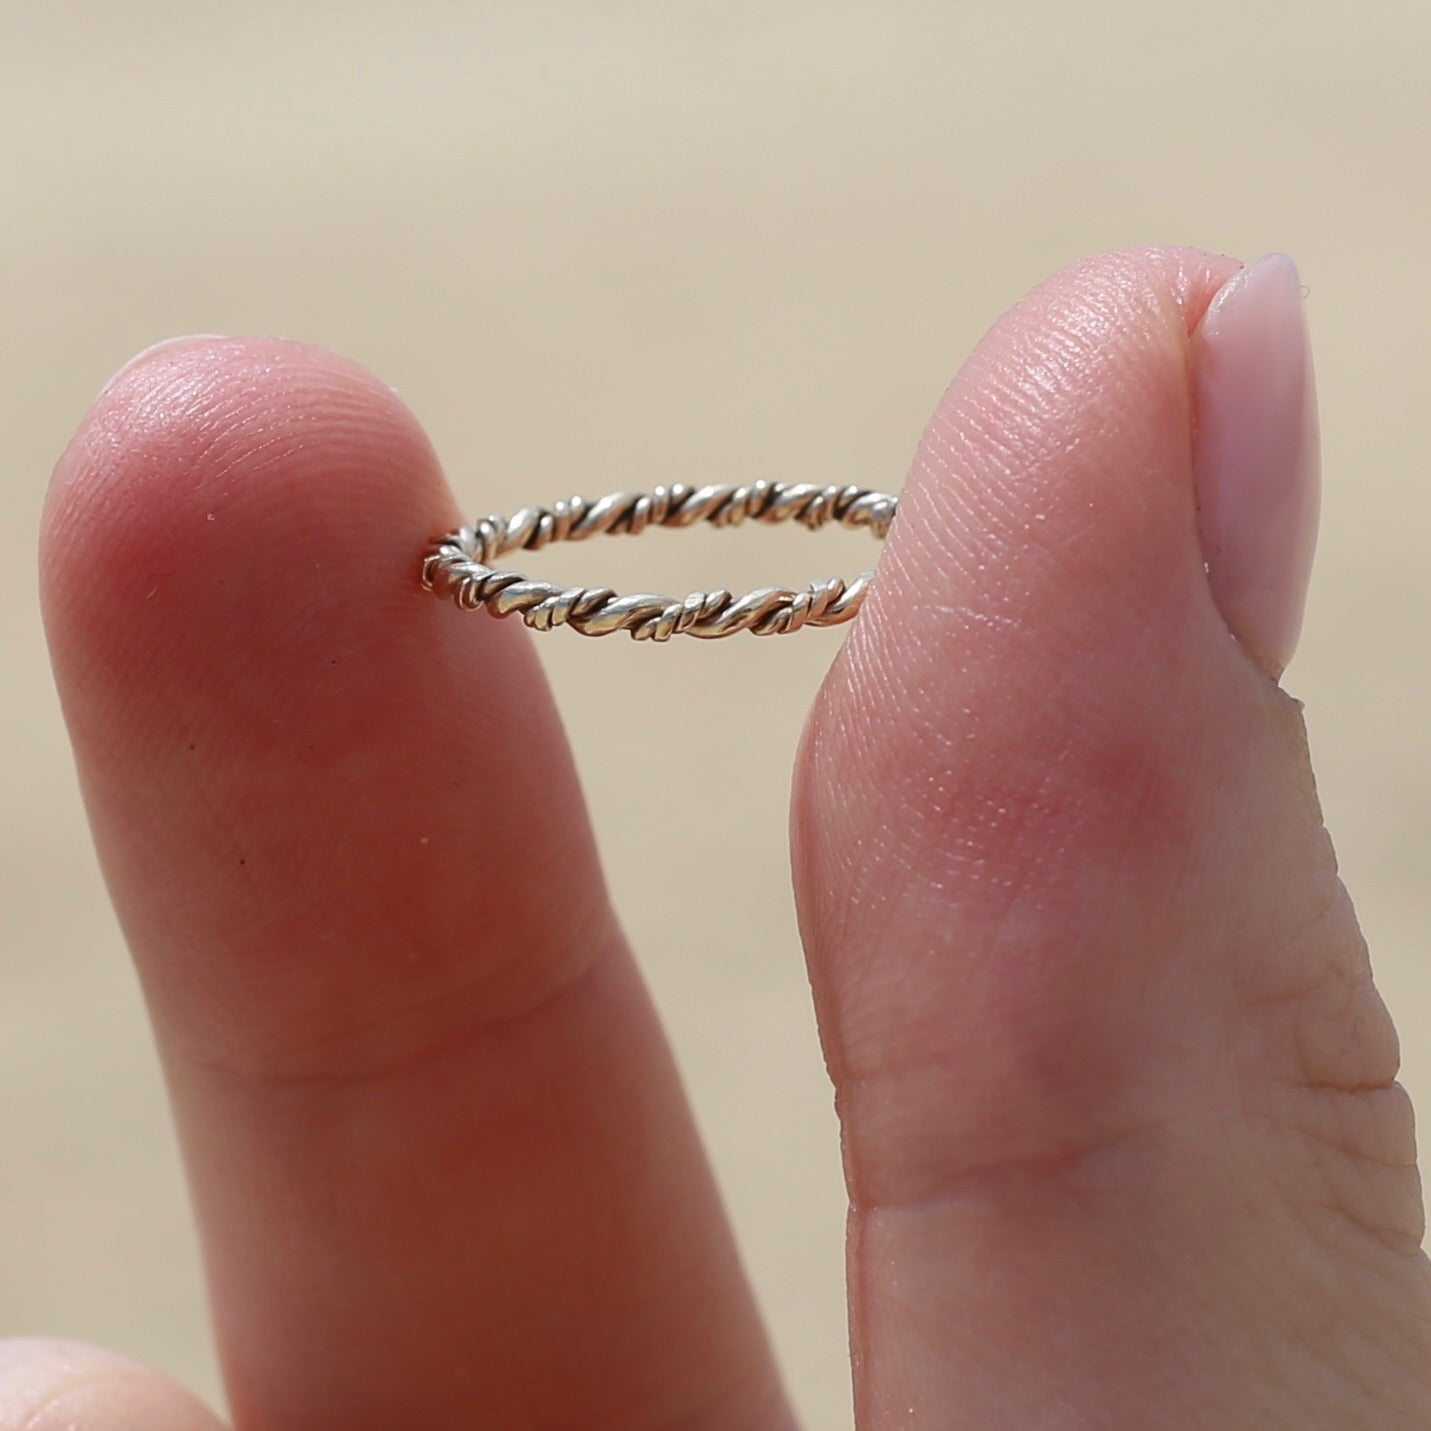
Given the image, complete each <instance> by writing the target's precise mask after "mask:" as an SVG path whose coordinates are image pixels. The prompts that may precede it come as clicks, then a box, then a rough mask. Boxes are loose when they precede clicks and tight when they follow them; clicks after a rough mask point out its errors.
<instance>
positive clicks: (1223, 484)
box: [1193, 253, 1321, 677]
mask: <svg viewBox="0 0 1431 1431" xmlns="http://www.w3.org/2000/svg"><path fill="white" fill-rule="evenodd" d="M1193 389H1194V401H1195V412H1196V432H1195V437H1194V444H1193V477H1194V481H1195V483H1196V487H1197V501H1198V535H1199V538H1200V540H1201V542H1202V553H1203V561H1204V562H1205V563H1206V565H1207V575H1208V582H1209V584H1210V586H1211V587H1212V595H1213V599H1214V600H1215V601H1216V602H1217V605H1218V609H1219V610H1220V611H1221V612H1222V617H1223V620H1224V621H1226V622H1227V625H1228V627H1229V628H1230V630H1231V631H1232V634H1233V635H1234V636H1235V637H1236V638H1237V639H1238V641H1239V642H1241V644H1242V645H1243V647H1244V648H1245V649H1246V650H1247V652H1248V653H1249V654H1250V655H1251V656H1253V657H1254V658H1255V659H1256V660H1257V661H1259V662H1260V663H1261V664H1262V665H1264V666H1265V667H1267V669H1268V670H1269V671H1270V672H1271V673H1272V675H1273V676H1274V677H1276V676H1280V675H1281V673H1282V671H1283V669H1284V668H1285V666H1286V665H1287V663H1288V661H1290V660H1291V659H1292V653H1293V652H1294V651H1295V650H1296V649H1297V638H1298V637H1299V636H1300V634H1301V630H1302V612H1303V608H1304V607H1305V605H1306V599H1307V585H1308V582H1309V581H1310V579H1311V574H1312V555H1313V552H1314V551H1315V549H1316V544H1317V516H1318V510H1319V506H1320V493H1321V450H1320V437H1319V433H1318V427H1317V392H1316V382H1315V379H1314V377H1313V372H1312V352H1311V344H1310V341H1309V339H1308V334H1307V324H1306V318H1305V316H1304V314H1303V308H1302V283H1301V279H1300V277H1299V276H1298V273H1297V266H1296V264H1294V263H1293V262H1292V260H1291V259H1290V258H1288V257H1287V255H1286V254H1282V253H1273V254H1268V255H1267V256H1266V257H1265V258H1260V259H1258V260H1257V262H1256V263H1254V264H1252V265H1251V266H1250V267H1248V268H1244V269H1243V270H1242V271H1241V272H1240V273H1238V274H1237V275H1236V276H1235V277H1233V278H1231V279H1229V280H1228V282H1227V283H1226V284H1224V285H1223V287H1222V288H1220V289H1219V290H1218V292H1217V294H1216V295H1215V296H1214V298H1213V300H1212V303H1211V304H1210V305H1209V306H1208V310H1207V313H1206V314H1205V315H1204V317H1203V320H1202V323H1201V325H1200V326H1199V328H1198V330H1197V334H1196V336H1195V338H1194V343H1193Z"/></svg>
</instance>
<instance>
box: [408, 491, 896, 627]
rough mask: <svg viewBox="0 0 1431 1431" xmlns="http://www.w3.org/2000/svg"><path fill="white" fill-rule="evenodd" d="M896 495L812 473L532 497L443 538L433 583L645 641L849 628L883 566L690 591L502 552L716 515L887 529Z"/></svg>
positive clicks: (441, 592)
mask: <svg viewBox="0 0 1431 1431" xmlns="http://www.w3.org/2000/svg"><path fill="white" fill-rule="evenodd" d="M895 505H896V501H895V498H893V497H891V496H890V495H889V494H888V493H885V492H874V491H871V490H870V489H868V488H866V487H818V486H813V485H810V484H806V483H790V482H764V481H760V482H751V483H750V484H748V485H747V486H743V487H737V486H719V487H688V486H685V485H684V484H682V483H676V484H674V485H672V486H670V487H657V488H655V489H654V490H653V491H651V492H613V493H612V494H611V495H610V496H607V497H601V498H599V499H598V500H596V501H594V502H588V501H587V500H586V498H585V497H571V498H568V499H567V500H566V501H563V502H557V503H555V504H554V505H553V506H550V507H523V508H522V509H521V511H519V512H516V513H514V514H513V515H512V516H510V517H500V516H490V517H483V518H482V519H481V520H480V521H478V522H476V523H475V524H474V525H472V526H470V527H463V528H461V529H460V530H459V531H456V532H451V533H449V534H448V535H447V536H445V537H441V538H439V539H438V540H437V541H436V542H434V543H433V545H432V547H431V549H430V550H429V551H428V553H427V555H426V556H425V558H424V559H423V563H422V584H423V587H424V588H425V589H426V590H428V591H431V592H435V593H436V594H437V595H438V596H443V597H448V598H450V599H451V600H453V601H455V602H456V603H457V605H458V606H460V607H463V608H465V609H467V610H472V609H474V608H476V607H478V606H485V607H486V608H487V609H488V610H489V611H491V612H492V613H493V614H494V615H496V616H510V615H512V614H513V613H514V612H520V613H521V617H522V620H523V621H525V622H526V623H527V625H528V626H530V627H533V628H534V629H535V630H537V631H550V630H551V629H552V628H553V627H556V626H570V627H571V628H572V629H573V630H575V631H579V632H581V634H582V635H583V636H609V635H610V634H611V633H612V632H613V631H629V632H630V633H631V635H632V636H633V637H634V638H635V639H636V640H637V641H667V640H669V639H670V638H671V637H672V636H680V635H685V636H700V637H703V638H706V639H713V638H715V637H718V636H731V635H734V634H735V632H737V631H753V632H754V633H755V634H756V635H757V636H777V635H783V634H784V633H785V632H787V631H798V630H799V629H800V628H801V627H802V626H838V625H839V624H840V623H841V622H843V621H848V620H849V619H850V618H851V617H852V616H854V614H855V613H856V612H857V611H858V610H859V609H860V605H861V603H862V602H863V601H864V599H865V592H866V591H867V590H868V588H869V584H870V582H871V581H872V580H873V579H874V573H873V572H869V571H862V572H861V573H860V574H859V575H858V576H857V577H855V579H854V580H853V581H851V582H848V583H847V582H845V581H844V580H842V579H841V578H840V577H831V578H830V579H829V580H827V581H815V582H811V584H810V585H809V587H807V588H806V589H805V590H804V591H792V590H790V589H789V588H788V587H784V586H763V587H760V588H759V589H758V590H756V591H752V592H750V593H749V594H748V595H746V596H732V595H731V594H730V592H728V591H695V592H692V593H691V595H689V596H687V597H684V598H682V597H676V598H672V597H669V596H654V595H646V594H641V595H636V596H618V595H617V594H616V592H615V591H613V590H612V589H611V588H610V587H606V586H558V585H556V584H555V583H554V582H550V581H532V580H530V579H529V578H527V577H525V576H522V575H520V574H519V573H517V572H514V571H499V570H498V569H497V568H496V567H494V566H493V565H492V562H493V561H494V560H495V559H496V558H497V557H500V556H502V555H504V554H505V553H507V552H510V551H515V550H517V549H518V548H521V549H523V550H525V551H536V550H538V549H539V548H541V547H544V546H546V545H547V543H548V542H562V541H566V542H576V541H583V540H585V539H586V538H587V537H592V536H596V535H597V534H598V533H602V532H611V533H626V534H629V535H631V536H636V535H639V534H640V533H641V532H644V531H645V530H646V528H647V527H692V526H695V525H696V523H698V522H709V523H710V524H711V525H712V526H716V527H734V526H739V525H740V523H742V522H744V521H746V520H750V521H756V522H787V521H795V522H799V523H800V524H801V525H802V526H806V527H809V528H811V530H816V529H818V528H820V527H822V526H824V525H825V524H826V523H827V522H838V523H840V524H841V525H842V526H846V527H868V528H869V530H870V531H871V532H873V533H874V535H875V536H876V537H878V538H883V537H884V535H885V534H886V533H887V532H888V531H889V524H890V522H891V521H893V519H894V513H895Z"/></svg>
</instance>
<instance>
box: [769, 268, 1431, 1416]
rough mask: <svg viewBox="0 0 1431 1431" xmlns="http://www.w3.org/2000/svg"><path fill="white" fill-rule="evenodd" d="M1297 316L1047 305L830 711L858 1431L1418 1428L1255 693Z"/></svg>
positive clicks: (1203, 273)
mask: <svg viewBox="0 0 1431 1431" xmlns="http://www.w3.org/2000/svg"><path fill="white" fill-rule="evenodd" d="M1301 308H1302V303H1301V296H1300V292H1299V288H1298V280H1297V276H1296V270H1295V269H1294V268H1293V266H1292V265H1291V263H1290V261H1289V260H1287V259H1285V258H1282V257H1280V256H1274V257H1272V258H1269V259H1265V260H1263V261H1262V262H1261V263H1259V264H1256V265H1253V266H1252V267H1251V268H1248V269H1245V270H1241V269H1239V266H1238V265H1237V264H1236V263H1235V262H1234V261H1232V260H1228V259H1223V258H1218V257H1214V256H1211V255H1207V254H1201V253H1196V252H1192V251H1185V250H1147V251H1136V252H1123V253H1116V254H1111V255H1106V256H1103V257H1100V258H1097V259H1094V260H1091V261H1089V262H1086V263H1084V264H1081V265H1079V266H1077V267H1075V268H1073V269H1071V270H1069V271H1067V272H1065V273H1062V274H1060V275H1058V276H1057V277H1056V278H1054V279H1052V280H1051V281H1050V282H1048V283H1047V284H1045V285H1043V286H1042V287H1041V288H1039V289H1038V290H1036V291H1035V292H1034V293H1033V294H1032V295H1031V296H1030V297H1029V298H1027V299H1026V300H1025V301H1024V302H1023V303H1021V304H1019V305H1018V306H1017V307H1016V308H1015V309H1014V310H1013V311H1012V312H1011V313H1009V314H1008V315H1007V316H1006V317H1005V318H1004V319H1003V320H1002V321H1001V322H1000V323H999V324H998V325H997V326H996V327H995V328H994V330H993V331H992V332H991V333H990V334H989V336H988V337H987V338H986V339H985V340H984V342H983V343H982V344H981V345H980V347H979V349H978V350H977V351H976V353H975V354H974V356H973V358H972V359H971V360H970V362H969V363H968V364H967V365H966V367H965V369H964V370H963V372H962V373H961V374H960V375H959V377H958V378H957V380H956V381H955V382H954V384H953V386H952V387H951V388H950V390H949V392H948V394H947V395H946V397H945V399H944V401H943V402H942V404H941V405H940V408H939V411H938V413H937V414H936V416H935V418H934V420H933V422H932V424H931V425H930V428H929V430H928V432H927V433H926V435H925V438H924V442H923V445H922V446H921V449H920V452H919V456H918V458H917V459H916V462H915V466H914V470H913V473H912V474H911V477H910V480H909V482H908V484H907V486H906V488H905V491H904V494H903V496H902V498H901V503H900V510H899V515H898V517H897V518H896V520H895V523H894V526H893V528H892V530H891V532H890V537H889V542H888V546H887V550H886V553H885V556H884V560H883V564H882V567H881V569H880V572H879V575H878V579H877V580H876V582H875V585H874V588H873V590H872V592H871V595H870V598H869V601H868V603H867V605H866V607H865V610H864V612H863V613H862V615H861V617H860V619H859V621H858V622H857V623H856V625H855V628H854V629H853V631H852V633H851V636H850V639H849V641H848V642H847V644H846V646H845V648H844V649H843V651H842V652H841V654H840V656H839V658H838V660H837V661H836V664H835V667H834V669H833V671H832V672H831V674H830V677H829V678H828V680H827V681H826V683H825V686H824V688H823V689H822V691H821V693H820V696H819V698H818V700H817V701H816V704H815V708H814V710H813V712H812V713H811V717H810V720H809V724H808V726H807V730H806V734H805V739H804V742H803V745H802V750H801V754H800V759H799V762H798V769H797V775H796V788H795V799H794V810H793V835H794V858H795V875H796V886H797V896H798V899H799V906H800V916H801V928H802V934H803V936H804V939H805V943H806V948H807V953H808V958H809V962H810V968H811V976H812V982H813V985H814V990H815V997H816V1004H817V1012H818V1015H819V1020H820V1028H821V1036H822V1040H823V1042H824V1047H825V1051H826V1056H827V1060H828V1063H829V1067H830V1071H831V1075H832V1077H833V1079H834V1082H835V1085H836V1092H837V1101H838V1105H839V1109H840V1114H841V1119H842V1125H843V1130H844V1139H845V1149H846V1166H847V1177H848V1182H849V1189H850V1196H851V1203H852V1216H851V1243H850V1270H851V1294H852V1332H853V1338H854V1343H855V1366H856V1380H857V1385H856V1397H857V1403H858V1405H859V1407H860V1410H861V1417H862V1419H861V1423H860V1424H861V1426H862V1427H885V1426H905V1425H926V1424H929V1425H954V1424H959V1425H964V1424H969V1425H979V1426H985V1427H990V1428H997V1427H1003V1426H1009V1427H1027V1426H1051V1425H1059V1426H1065V1425H1067V1426H1075V1425H1077V1426H1082V1425H1098V1426H1123V1425H1130V1426H1131V1425H1145V1424H1149V1419H1148V1418H1149V1415H1150V1413H1149V1411H1148V1407H1149V1405H1150V1404H1153V1403H1158V1404H1169V1405H1174V1406H1177V1407H1178V1408H1180V1416H1179V1419H1177V1420H1176V1421H1174V1422H1167V1421H1159V1424H1177V1425H1203V1424H1215V1425H1229V1426H1230V1425H1241V1424H1252V1423H1255V1424H1258V1425H1282V1424H1296V1425H1299V1426H1304V1427H1309V1426H1318V1425H1323V1424H1327V1425H1338V1426H1345V1425H1372V1424H1376V1425H1391V1424H1401V1423H1399V1422H1396V1421H1395V1420H1394V1418H1393V1417H1391V1416H1389V1415H1388V1414H1387V1408H1388V1407H1389V1406H1391V1405H1393V1403H1391V1402H1386V1401H1378V1400H1375V1399H1372V1400H1368V1398H1376V1397H1385V1396H1389V1395H1391V1394H1392V1393H1393V1391H1394V1392H1395V1394H1396V1395H1397V1396H1399V1397H1401V1398H1402V1399H1401V1401H1399V1402H1397V1403H1394V1404H1395V1405H1396V1406H1400V1407H1404V1406H1406V1405H1409V1404H1410V1402H1409V1401H1408V1400H1407V1398H1411V1397H1416V1396H1422V1395H1425V1396H1426V1398H1427V1399H1426V1401H1424V1402H1422V1403H1420V1409H1421V1414H1422V1415H1423V1416H1424V1415H1427V1414H1428V1413H1431V1390H1428V1389H1427V1387H1426V1386H1425V1382H1424V1379H1425V1377H1426V1372H1425V1367H1426V1365H1427V1355H1426V1353H1427V1352H1428V1351H1431V1341H1428V1335H1427V1331H1426V1327H1427V1325H1428V1321H1427V1312H1428V1309H1431V1294H1429V1293H1428V1288H1427V1281H1426V1277H1425V1270H1424V1265H1423V1263H1422V1261H1421V1258H1420V1253H1419V1250H1418V1245H1419V1241H1420V1233H1421V1205H1420V1196H1419V1188H1418V1184H1417V1180H1416V1173H1415V1168H1414V1147H1413V1137H1412V1128H1411V1119H1410V1113H1409V1108H1408V1106H1407V1104H1406V1101H1405V1098H1404V1095H1402V1093H1401V1091H1400V1090H1399V1088H1397V1087H1396V1086H1395V1084H1394V1083H1393V1079H1394V1076H1395V1072H1396V1067H1397V1045H1396V1038H1395V1033H1394V1031H1393V1029H1392V1027H1391V1024H1390V1021H1389V1019H1388V1017H1387V1015H1386V1012H1385V1010H1384V1008H1383V1006H1382V1005H1381V1002H1380V1000H1379V999H1378V997H1377V994H1376V992H1375V990H1374V988H1373V986H1372V983H1371V978H1370V973H1369V969H1368V965H1367V961H1366V958H1365V954H1364V950H1363V946H1362V944H1361V941H1360V937H1359V935H1358V933H1357V929H1356V924H1355V920H1354V917H1353V915H1352V913H1351V910H1350V906H1349V903H1348V901H1347V899H1346V897H1345V894H1344V892H1343V890H1342V888H1341V886H1340V883H1339V882H1338V880H1337V876H1336V870H1335V863H1334V860H1333V856H1332V854H1331V850H1330V846H1329V843H1328V841H1327V838H1326V836H1325V833H1324V831H1323V829H1322V824H1321V816H1320V811H1319V808H1318V804H1317V800H1316V795H1315V790H1314V786H1313V781H1312V776H1311V772H1310V768H1309V765H1308V760H1307V755H1306V745H1305V739H1304V733H1303V727H1302V722H1301V719H1300V707H1299V706H1298V705H1297V703H1296V702H1294V701H1292V700H1291V699H1290V698H1288V697H1287V696H1285V695H1284V694H1283V693H1282V692H1281V691H1280V690H1279V689H1278V688H1277V686H1276V685H1275V684H1274V681H1273V679H1271V678H1270V676H1269V673H1274V674H1275V673H1279V672H1280V670H1281V668H1282V666H1283V664H1284V663H1285V661H1286V660H1287V659H1288V657H1289V656H1290V654H1291V650H1292V647H1293V645H1294V644H1295V641H1296V636H1297V630H1298V627H1299V624H1300V611H1301V604H1302V597H1303V593H1304V590H1305V585H1306V579H1307V573H1308V569H1309V566H1310V556H1311V546H1312V529H1313V526H1314V522H1315V512H1316V480H1317V468H1316V427H1315V415H1314V409H1313V403H1312V396H1311V393H1312V381H1311V369H1310V364H1309V361H1308V357H1307V344H1306V336H1305V331H1304V329H1303V326H1302V317H1301ZM1229 632H1230V633H1231V636H1230V635H1229ZM1233 638H1236V639H1233ZM1393 1363H1394V1366H1395V1367H1399V1368H1401V1370H1400V1371H1399V1372H1398V1373H1397V1383H1396V1386H1395V1387H1394V1388H1392V1387H1391V1382H1390V1381H1389V1380H1387V1379H1386V1378H1383V1377H1379V1375H1378V1374H1373V1373H1374V1372H1379V1370H1380V1369H1384V1368H1385V1367H1386V1366H1388V1365H1392V1364H1393ZM1418 1377H1419V1378H1421V1379H1422V1382H1421V1384H1420V1385H1413V1384H1412V1383H1414V1382H1415V1381H1416V1379H1417V1378H1418ZM1357 1398H1361V1399H1360V1400H1358V1399H1357ZM1253 1407H1256V1408H1258V1411H1257V1412H1256V1413H1254V1412H1253V1411H1252V1410H1251V1409H1250V1408H1253ZM1248 1417H1250V1418H1251V1420H1250V1421H1247V1420H1244V1418H1248ZM1328 1417H1330V1418H1331V1419H1322V1418H1328ZM1416 1424H1422V1423H1421V1422H1420V1421H1419V1420H1418V1421H1417V1423H1416Z"/></svg>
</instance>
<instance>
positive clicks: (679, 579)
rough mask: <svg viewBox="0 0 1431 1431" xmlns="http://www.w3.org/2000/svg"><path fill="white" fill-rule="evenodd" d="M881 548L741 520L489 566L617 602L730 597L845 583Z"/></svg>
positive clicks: (573, 546) (602, 540)
mask: <svg viewBox="0 0 1431 1431" xmlns="http://www.w3.org/2000/svg"><path fill="white" fill-rule="evenodd" d="M882 545H883V543H881V542H879V541H877V540H876V539H875V538H874V537H873V536H872V535H871V534H870V532H869V530H868V529H867V528H863V527H861V528H851V527H844V526H841V525H839V524H838V523H837V522H827V523H826V524H825V525H824V526H823V527H821V528H820V529H819V530H818V531H811V530H810V529H809V528H808V527H805V526H801V524H800V523H799V522H796V521H789V522H780V523H772V522H757V521H745V522H742V523H741V524H740V525H739V526H738V527H713V526H711V525H710V524H709V523H706V522H701V523H698V524H697V525H695V526H692V527H654V526H652V527H647V528H646V530H645V531H644V532H642V533H641V534H640V536H639V537H632V536H628V535H624V534H621V535H612V534H610V533H603V534H602V535H600V536H592V537H586V538H585V539H583V540H582V541H579V542H552V543H550V544H549V545H547V546H545V547H543V548H542V549H541V550H540V551H535V552H532V551H522V550H520V549H518V550H515V551H510V552H504V553H503V554H502V555H501V556H500V557H498V558H496V560H495V561H494V562H493V565H494V566H496V567H499V568H500V569H501V570H503V571H519V572H521V573H522V575H523V576H530V577H535V578H538V579H541V580H545V581H557V582H562V583H564V584H567V585H572V586H577V585H580V586H609V587H612V588H613V589H614V590H616V591H617V592H619V593H620V594H621V595H623V596H627V595H632V594H634V593H636V592H656V593H659V594H660V595H662V596H672V597H679V596H686V595H688V594H689V593H690V592H693V591H714V590H717V589H719V588H722V587H723V588H724V589H725V590H727V591H731V592H734V593H735V594H736V595H739V594H741V593H742V592H745V591H751V590H753V589H754V588H756V587H760V586H788V587H790V588H791V589H792V590H795V591H800V590H802V589H803V588H804V587H806V586H808V585H809V583H810V582H811V581H813V580H817V579H823V578H825V577H831V576H842V577H844V578H845V580H846V581H850V580H852V579H853V578H854V577H855V576H856V575H858V573H860V572H862V571H869V570H870V569H871V568H872V567H873V566H874V565H875V563H876V562H877V561H878V560H879V554H880V548H881V546H882Z"/></svg>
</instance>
